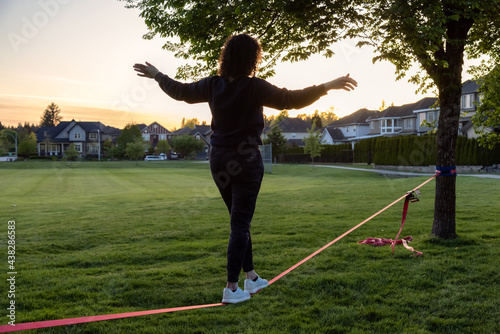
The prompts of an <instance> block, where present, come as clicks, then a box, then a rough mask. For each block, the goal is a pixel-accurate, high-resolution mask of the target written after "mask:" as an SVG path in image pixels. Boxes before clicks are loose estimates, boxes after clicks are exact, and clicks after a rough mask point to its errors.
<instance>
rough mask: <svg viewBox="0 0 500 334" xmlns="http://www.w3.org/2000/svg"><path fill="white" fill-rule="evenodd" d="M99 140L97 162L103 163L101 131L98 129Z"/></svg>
mask: <svg viewBox="0 0 500 334" xmlns="http://www.w3.org/2000/svg"><path fill="white" fill-rule="evenodd" d="M97 140H98V142H99V146H98V148H97V161H99V162H101V131H99V129H97Z"/></svg>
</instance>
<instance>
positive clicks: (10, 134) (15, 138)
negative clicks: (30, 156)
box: [4, 131, 17, 160]
mask: <svg viewBox="0 0 500 334" xmlns="http://www.w3.org/2000/svg"><path fill="white" fill-rule="evenodd" d="M4 133H5V134H6V135H9V136H11V137H12V138H14V143H15V145H16V146H15V148H16V160H17V132H14V133H15V134H16V136H15V137H14V135H13V134H12V133H8V132H5V131H4Z"/></svg>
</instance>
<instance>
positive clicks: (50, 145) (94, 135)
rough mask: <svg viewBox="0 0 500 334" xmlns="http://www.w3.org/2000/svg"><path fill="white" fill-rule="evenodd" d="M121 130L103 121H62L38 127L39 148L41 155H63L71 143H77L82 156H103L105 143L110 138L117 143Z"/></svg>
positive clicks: (113, 142)
mask: <svg viewBox="0 0 500 334" xmlns="http://www.w3.org/2000/svg"><path fill="white" fill-rule="evenodd" d="M120 134H121V130H120V129H117V128H114V127H110V126H106V125H104V124H102V123H101V122H77V121H75V120H72V121H69V122H60V123H59V124H58V125H57V126H50V127H42V128H40V129H38V131H37V133H36V136H37V149H38V155H39V156H57V157H63V156H64V152H65V151H66V150H67V149H68V147H69V146H70V145H71V144H74V145H75V148H76V150H77V151H78V152H79V156H80V157H85V156H88V155H90V156H96V157H97V156H98V155H99V154H100V156H102V154H103V152H104V150H103V145H102V144H103V143H104V141H106V140H108V139H109V141H110V142H111V143H112V144H115V145H116V139H117V138H118V136H119V135H120Z"/></svg>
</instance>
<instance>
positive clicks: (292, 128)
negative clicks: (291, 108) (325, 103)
mask: <svg viewBox="0 0 500 334" xmlns="http://www.w3.org/2000/svg"><path fill="white" fill-rule="evenodd" d="M275 125H277V126H279V128H280V129H281V132H307V131H308V130H309V129H310V128H311V124H310V123H309V122H306V121H304V120H303V119H300V118H298V117H287V118H285V119H283V120H282V121H279V122H278V123H276V124H275Z"/></svg>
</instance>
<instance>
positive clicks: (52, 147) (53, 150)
mask: <svg viewBox="0 0 500 334" xmlns="http://www.w3.org/2000/svg"><path fill="white" fill-rule="evenodd" d="M48 148H49V152H50V153H57V152H59V149H60V147H59V145H48Z"/></svg>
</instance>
